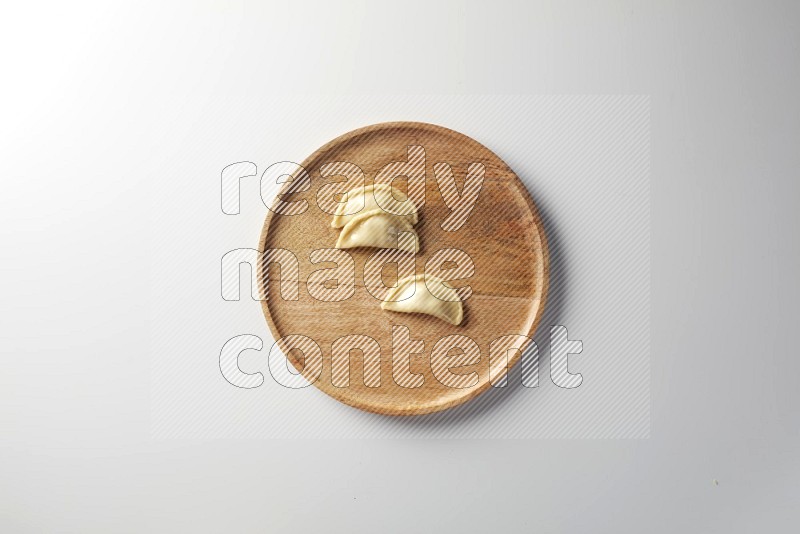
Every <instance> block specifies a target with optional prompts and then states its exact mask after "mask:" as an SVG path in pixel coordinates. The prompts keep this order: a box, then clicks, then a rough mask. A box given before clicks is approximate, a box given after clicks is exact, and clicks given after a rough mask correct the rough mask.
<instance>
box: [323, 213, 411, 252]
mask: <svg viewBox="0 0 800 534" xmlns="http://www.w3.org/2000/svg"><path fill="white" fill-rule="evenodd" d="M402 232H409V233H411V234H413V243H411V240H405V239H404V240H403V242H402V243H399V242H398V241H399V239H400V234H401V233H402ZM355 247H373V248H395V249H401V250H405V251H408V252H413V253H415V254H416V253H417V252H419V237H418V236H417V232H415V231H414V227H413V226H412V225H411V222H410V221H409V220H408V217H398V216H397V215H392V214H391V213H387V212H385V211H383V210H382V209H376V210H372V211H368V212H366V213H362V214H360V215H356V216H355V217H353V218H352V219H350V221H349V222H348V223H347V224H346V225H344V228H342V232H341V233H340V234H339V240H338V241H336V248H355Z"/></svg>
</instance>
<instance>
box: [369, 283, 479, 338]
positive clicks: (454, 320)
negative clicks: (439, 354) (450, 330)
mask: <svg viewBox="0 0 800 534" xmlns="http://www.w3.org/2000/svg"><path fill="white" fill-rule="evenodd" d="M427 278H428V284H431V285H432V286H433V287H434V288H435V289H434V290H435V291H436V295H434V294H433V293H431V291H430V290H429V289H428V284H426V283H425V275H424V274H418V275H415V276H407V277H405V278H403V279H402V280H400V281H398V282H397V287H395V288H393V289H391V290H390V291H389V293H388V294H387V295H386V299H385V300H384V301H383V302H382V303H381V308H382V309H384V310H389V311H395V312H401V313H425V314H428V315H432V316H434V317H437V318H439V319H441V320H443V321H447V322H448V323H450V324H453V325H456V326H457V325H459V324H461V321H462V319H463V318H464V309H463V306H462V304H461V298H460V297H459V296H458V293H457V292H456V290H455V289H453V288H452V287H448V286H446V285H444V282H443V280H441V279H440V278H437V277H435V276H430V275H428V277H427Z"/></svg>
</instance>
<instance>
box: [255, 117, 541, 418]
mask: <svg viewBox="0 0 800 534" xmlns="http://www.w3.org/2000/svg"><path fill="white" fill-rule="evenodd" d="M409 146H422V147H423V148H424V150H425V204H424V207H422V208H421V209H420V211H419V223H418V224H417V225H416V226H415V229H416V231H417V233H418V234H419V239H420V247H421V249H420V251H419V253H418V254H417V256H416V260H415V261H416V272H417V273H423V272H424V267H425V263H426V261H427V260H428V259H429V258H430V257H431V256H433V254H434V253H436V252H437V251H439V250H441V249H448V248H454V249H460V250H462V251H464V252H466V253H467V254H468V255H469V256H470V257H471V259H472V261H473V262H474V265H475V270H474V275H473V276H471V277H470V278H467V279H464V280H460V281H454V282H453V283H452V284H451V285H452V286H453V287H456V288H459V287H463V286H466V285H469V286H471V288H472V295H471V297H470V298H469V299H467V300H466V302H464V320H463V322H462V323H461V324H460V325H459V326H453V325H451V324H449V323H446V322H444V321H442V320H439V319H436V318H433V317H431V316H428V315H421V314H405V313H395V312H389V311H383V310H382V309H381V307H380V301H379V300H377V299H376V298H375V297H373V296H372V295H371V294H370V293H369V292H368V291H367V290H366V288H365V286H364V265H365V262H366V261H367V259H368V258H369V257H370V256H371V255H372V254H374V253H376V249H368V248H356V249H348V250H347V252H349V253H350V255H351V256H352V257H353V259H354V261H355V291H354V293H353V295H352V296H351V297H350V298H348V299H347V300H343V301H339V302H325V301H321V300H318V299H316V298H314V297H313V296H312V295H310V294H309V291H308V286H307V284H308V279H309V276H310V275H311V274H312V273H313V272H315V271H319V270H320V269H330V268H332V267H336V264H331V263H324V262H320V263H312V259H311V256H310V255H311V253H312V251H315V250H319V249H329V248H334V246H335V243H336V240H337V237H338V235H339V232H340V229H336V228H332V227H331V219H332V216H331V215H330V214H329V213H326V212H325V211H323V210H322V209H321V208H320V207H319V206H318V205H317V202H316V199H317V192H318V191H319V189H320V187H322V186H324V185H325V184H330V183H332V182H336V181H344V180H345V178H344V177H342V176H329V177H328V178H323V177H322V176H321V174H320V167H322V166H323V165H325V164H326V163H331V162H337V161H344V162H351V163H354V164H356V165H357V166H358V167H360V169H361V170H363V172H364V174H365V176H366V179H365V181H366V185H370V184H371V183H373V180H374V178H375V176H376V174H377V173H378V172H379V171H380V170H381V169H383V168H384V167H385V166H386V165H387V164H389V163H392V162H405V161H407V159H408V147H409ZM439 162H446V163H448V164H449V165H450V166H451V168H452V171H453V174H454V176H455V180H456V184H457V185H458V187H459V190H462V188H463V184H464V180H465V177H466V174H467V169H468V167H469V165H470V164H472V163H482V164H483V165H484V166H485V179H484V182H483V187H482V189H481V192H480V195H479V197H478V200H477V202H476V203H475V206H474V208H473V210H472V212H471V213H470V215H469V219H468V220H467V221H466V223H465V224H464V225H463V226H462V227H461V228H460V229H458V230H457V231H445V230H443V229H442V226H441V225H442V221H444V220H445V218H446V217H447V216H448V215H449V214H450V213H451V210H450V208H448V206H447V205H446V203H445V202H444V199H443V197H442V194H441V193H440V189H439V185H438V183H437V177H436V174H435V172H434V165H435V164H436V163H439ZM301 166H302V167H303V168H304V169H305V170H306V172H307V173H308V176H309V177H310V187H309V188H308V189H307V190H305V191H301V192H294V193H291V194H289V195H285V194H284V195H281V198H282V199H283V200H284V201H295V200H300V199H305V200H306V201H307V202H308V208H307V209H306V210H305V211H304V212H303V213H300V214H296V215H290V216H289V215H279V214H276V213H274V211H273V210H274V209H275V204H273V209H272V210H271V211H270V212H269V214H268V215H267V218H266V221H265V222H264V228H263V230H262V233H261V240H260V244H259V250H260V251H265V250H267V249H284V250H288V251H291V252H292V253H293V254H294V255H295V256H296V257H297V258H298V260H299V273H295V274H294V275H289V274H287V272H288V271H290V270H287V269H283V268H282V267H280V268H278V267H277V266H276V265H275V264H274V263H273V264H270V265H268V266H267V267H266V268H264V267H263V266H262V267H261V269H260V272H259V280H260V281H261V282H260V283H261V290H262V292H263V293H262V294H263V295H265V299H264V300H262V307H263V310H264V315H265V317H266V319H267V324H268V325H269V328H270V330H271V331H272V334H273V336H274V337H275V339H276V340H278V339H281V338H284V337H285V336H289V335H302V336H307V337H308V338H311V339H312V340H314V342H315V343H316V344H317V346H318V347H319V348H320V350H321V352H322V371H321V374H320V373H318V371H319V368H318V366H316V365H315V366H311V365H308V366H307V365H305V364H306V363H307V361H308V358H307V357H306V356H305V355H304V354H303V353H302V352H301V350H296V349H292V350H288V351H285V352H288V354H286V356H287V358H288V360H289V361H290V362H291V363H292V365H293V366H294V367H295V368H296V369H297V371H299V372H300V373H303V374H304V376H305V377H306V378H308V379H309V380H313V383H314V385H315V386H316V387H318V388H319V389H321V390H322V391H324V392H325V393H327V394H328V395H330V396H331V397H333V398H335V399H337V400H339V401H342V402H344V403H346V404H349V405H351V406H354V407H356V408H360V409H362V410H367V411H370V412H376V413H381V414H386V415H418V414H425V413H430V412H436V411H439V410H444V409H446V408H450V407H453V406H456V405H458V404H461V403H463V402H466V401H467V400H469V399H471V398H473V397H475V396H477V395H478V394H480V393H481V392H483V391H485V390H486V389H487V388H489V387H490V386H491V380H490V368H489V348H490V344H491V342H492V341H493V340H496V339H498V338H499V337H501V336H505V335H509V334H518V335H524V336H528V337H532V336H533V333H534V331H535V329H536V326H537V324H538V322H539V319H540V318H541V316H542V311H543V308H544V304H545V296H546V293H547V285H548V254H547V244H546V241H545V235H544V229H543V226H542V221H541V219H540V217H539V214H538V212H537V210H536V207H535V205H534V203H533V201H532V200H531V197H530V196H529V194H528V192H527V190H526V189H525V186H524V185H523V184H522V183H521V182H520V180H519V178H517V176H516V175H515V174H514V173H513V171H512V170H511V169H510V168H509V167H508V166H507V165H506V164H505V163H504V162H503V161H502V160H501V159H500V158H499V157H497V156H496V155H495V154H493V153H492V152H491V151H490V150H489V149H487V148H486V147H484V146H483V145H481V144H480V143H478V142H477V141H475V140H473V139H471V138H469V137H467V136H466V135H463V134H460V133H458V132H455V131H453V130H449V129H447V128H443V127H441V126H435V125H432V124H425V123H417V122H392V123H383V124H375V125H372V126H367V127H364V128H360V129H358V130H355V131H352V132H349V133H347V134H344V135H342V136H341V137H338V138H336V139H334V140H333V141H331V142H329V143H328V144H326V145H325V146H323V147H322V148H320V149H319V150H317V151H316V152H314V154H312V155H311V156H310V157H309V158H308V159H306V160H305V161H304V162H303V163H302V164H301ZM393 185H395V186H397V187H398V188H399V189H401V190H403V188H404V186H405V187H407V184H404V183H403V179H398V180H395V182H394V183H393ZM276 202H277V200H276ZM451 204H452V202H451ZM317 261H319V259H318V260H317ZM287 276H297V277H298V278H297V280H295V283H297V282H298V281H299V294H298V295H297V300H286V299H285V298H282V296H281V293H280V283H278V281H279V280H281V277H283V279H286V277H287ZM382 279H383V280H384V283H386V284H387V285H389V286H391V285H393V284H394V283H396V280H397V271H396V269H395V271H394V272H392V269H391V268H390V267H387V268H386V269H384V272H383V277H382ZM270 281H271V282H272V283H270ZM398 325H402V326H405V327H407V328H408V329H409V334H410V336H411V338H412V339H413V340H421V341H423V342H424V351H423V352H422V353H418V354H412V355H411V356H410V368H409V367H406V369H407V370H410V371H411V372H412V373H415V374H420V375H422V377H423V378H424V382H423V383H422V385H421V386H419V387H403V386H402V385H399V384H398V383H397V381H396V380H395V378H394V377H395V375H393V371H395V372H396V370H395V368H394V365H395V362H393V359H392V354H393V346H392V332H393V327H395V326H398ZM354 334H355V335H365V336H370V337H371V338H373V339H374V340H376V341H377V342H378V344H379V346H380V376H379V377H377V378H379V382H380V385H379V386H378V387H368V386H367V385H365V376H364V358H365V357H364V354H363V353H362V351H360V350H352V351H350V354H349V358H350V359H349V372H350V374H349V383H348V384H347V386H346V387H340V386H341V379H340V378H339V379H336V378H335V377H334V376H333V373H332V372H331V370H332V369H333V364H334V362H333V361H332V356H331V355H332V348H331V347H332V344H333V342H334V341H335V340H337V339H339V338H342V337H344V336H349V335H354ZM453 334H459V335H461V336H468V337H469V338H471V339H472V340H473V341H474V342H475V343H476V344H477V347H478V348H479V350H480V354H479V356H478V355H476V354H474V353H473V354H470V355H469V358H467V361H470V362H472V363H470V364H469V365H464V366H460V367H459V366H457V364H458V363H459V359H458V356H459V355H461V356H462V357H463V356H465V353H464V351H460V350H459V349H457V348H455V349H453V350H451V351H450V352H449V355H452V356H453V363H454V364H456V367H455V368H451V369H450V372H451V373H453V374H454V375H473V377H474V375H475V373H477V383H476V384H474V385H472V386H470V387H449V386H447V385H445V384H443V383H442V382H441V381H440V380H439V378H437V376H436V375H435V374H434V372H433V371H432V370H431V359H430V357H431V351H432V349H433V347H434V346H435V345H436V343H437V342H438V341H439V340H441V339H442V338H445V337H446V336H451V335H453ZM520 355H521V351H517V350H512V351H510V352H509V357H508V366H507V367H508V368H510V367H511V366H513V365H514V364H515V363H516V362H517V361H518V360H519V358H520ZM373 357H374V355H373ZM478 358H480V360H479V361H478V360H477V359H478ZM408 361H409V360H408V359H406V362H408ZM475 362H477V363H475ZM408 365H409V363H406V366H408ZM493 365H494V362H493ZM309 367H314V369H313V370H309V369H308V368H309ZM505 369H506V366H505V365H503V367H502V369H501V371H500V373H501V374H502V373H504V372H505V371H504V370H505ZM496 372H497V371H496V369H494V368H493V369H492V373H491V374H492V378H494V379H495V380H496V379H497V377H498V376H499V375H497V374H496ZM375 379H376V377H375V376H372V375H371V376H370V377H369V380H367V382H369V383H370V385H371V386H375V384H376V380H375ZM401 382H402V381H401ZM465 382H469V380H465ZM335 383H336V384H337V385H334V384H335ZM404 385H408V384H404ZM451 385H452V384H451Z"/></svg>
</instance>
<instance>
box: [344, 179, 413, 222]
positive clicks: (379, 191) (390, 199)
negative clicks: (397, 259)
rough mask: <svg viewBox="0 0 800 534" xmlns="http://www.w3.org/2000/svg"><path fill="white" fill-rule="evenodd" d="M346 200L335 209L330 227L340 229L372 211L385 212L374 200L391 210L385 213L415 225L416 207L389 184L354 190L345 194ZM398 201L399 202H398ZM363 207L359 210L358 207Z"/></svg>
mask: <svg viewBox="0 0 800 534" xmlns="http://www.w3.org/2000/svg"><path fill="white" fill-rule="evenodd" d="M345 197H346V199H347V200H345V202H343V203H341V204H339V205H338V206H337V207H336V214H335V215H334V216H333V222H331V226H333V227H334V228H341V227H343V226H344V225H346V224H347V223H348V222H350V221H351V220H353V218H354V217H357V216H358V215H360V214H364V213H367V212H368V211H372V210H381V211H386V210H384V209H383V208H381V206H380V205H379V204H378V201H377V200H375V199H376V198H378V199H380V202H381V205H383V206H386V207H388V208H389V209H391V210H392V211H391V212H387V213H390V214H394V215H402V216H404V217H406V218H407V219H408V220H409V221H410V222H411V224H417V207H416V206H415V205H414V202H413V201H412V200H409V199H408V197H407V196H406V195H404V194H403V192H402V191H400V190H398V189H397V188H395V187H392V186H391V185H389V184H373V185H368V186H367V187H364V188H361V187H359V188H356V189H353V190H352V191H348V192H347V193H346V194H345ZM398 199H400V200H398ZM361 206H363V207H362V208H361V209H359V207H361Z"/></svg>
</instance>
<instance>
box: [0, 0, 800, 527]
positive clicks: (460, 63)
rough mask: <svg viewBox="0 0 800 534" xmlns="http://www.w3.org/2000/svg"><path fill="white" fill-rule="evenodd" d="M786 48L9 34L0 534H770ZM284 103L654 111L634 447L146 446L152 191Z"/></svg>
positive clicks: (334, 19) (103, 12)
mask: <svg viewBox="0 0 800 534" xmlns="http://www.w3.org/2000/svg"><path fill="white" fill-rule="evenodd" d="M799 48H800V7H798V5H797V4H794V3H791V2H764V3H758V4H755V3H752V4H746V3H740V2H719V3H712V2H691V3H690V2H686V3H677V2H649V3H644V2H642V3H639V2H615V3H611V2H603V3H598V2H587V3H573V2H558V3H553V4H549V3H546V4H545V3H535V2H534V3H531V2H525V3H519V4H507V5H504V4H503V3H500V2H492V3H486V4H483V5H480V4H472V3H470V4H461V3H455V2H447V3H439V4H437V5H436V6H432V5H430V3H419V4H415V3H410V2H403V3H399V2H395V3H370V4H363V3H348V4H346V5H344V4H342V5H335V4H334V3H325V4H320V5H311V4H304V5H302V6H296V7H292V8H286V7H285V6H284V5H283V4H281V5H269V4H264V5H262V6H256V5H251V4H247V5H241V4H235V5H234V4H233V3H227V2H216V3H203V4H199V5H197V6H190V5H188V4H187V5H178V4H175V5H173V6H172V7H167V6H163V5H161V4H153V5H149V6H147V5H144V4H141V3H136V4H134V3H131V4H129V5H127V6H112V5H106V4H97V5H76V4H63V5H60V4H53V5H29V6H26V7H24V8H22V7H21V4H15V5H13V6H12V7H10V8H6V9H5V10H4V13H3V16H2V17H1V18H0V50H2V52H0V54H2V59H3V76H2V83H1V84H0V92H2V100H1V101H0V106H2V113H1V114H0V135H2V137H1V138H0V140H2V147H3V148H2V150H0V157H1V158H2V163H3V167H2V168H3V173H4V175H3V178H2V184H3V190H2V195H0V199H1V200H0V202H2V217H3V224H2V226H0V236H2V244H3V246H2V247H0V255H2V256H1V257H2V264H1V265H2V266H3V274H4V276H3V281H2V282H0V284H1V285H0V289H2V294H3V296H4V299H3V302H4V304H3V308H2V322H1V323H0V335H1V336H2V351H3V361H4V363H5V365H4V368H3V372H2V373H0V400H2V409H0V432H1V433H2V434H0V436H1V439H0V447H2V456H0V473H2V476H0V530H3V531H8V532H40V531H58V532H64V531H70V532H141V531H146V530H149V531H180V530H188V529H193V530H196V531H221V530H257V531H286V530H289V529H290V527H291V528H294V529H296V530H300V529H302V530H304V531H307V530H311V529H322V528H326V529H327V530H328V531H331V532H342V531H375V530H380V531H388V532H408V531H432V530H438V531H445V532H446V531H457V530H464V531H477V530H487V529H492V530H493V531H510V532H515V531H523V530H524V531H542V532H553V531H556V532H557V531H565V532H578V531H587V530H590V531H601V532H641V531H643V530H645V531H657V532H674V531H676V530H688V531H704V532H752V531H764V530H767V529H770V528H774V529H781V530H784V531H785V530H791V529H792V528H793V519H794V517H795V516H796V511H795V510H796V508H797V505H798V501H799V500H800V497H799V496H800V483H799V482H798V480H800V459H798V450H800V431H799V429H800V424H799V423H800V421H799V420H798V419H800V418H799V417H798V406H799V405H800V395H798V393H797V389H796V375H797V372H798V363H797V359H796V354H795V353H794V351H793V349H794V344H793V340H792V338H793V333H794V330H795V329H796V323H797V319H798V312H797V308H796V302H797V300H798V297H800V295H799V293H800V284H798V281H797V272H798V270H799V269H798V267H799V266H800V261H799V260H800V254H798V239H797V237H796V228H797V226H798V215H797V199H798V187H797V181H798V164H800V152H799V151H798V146H800V105H799V104H798V100H797V94H800V72H799V69H798V66H797V57H798V55H799V53H800V50H799ZM286 93H291V94H294V95H296V96H297V95H302V94H305V93H309V94H310V93H314V94H325V95H337V94H340V95H358V94H368V93H369V94H376V95H384V96H385V95H397V97H398V98H399V99H402V98H413V95H418V94H440V95H447V94H468V93H469V94H523V95H527V94H573V93H580V94H603V93H608V94H646V95H650V98H651V100H650V102H651V121H650V123H651V135H652V151H651V156H652V157H651V184H652V188H651V198H652V204H651V217H652V219H651V220H652V235H651V259H652V270H651V273H652V293H651V304H652V310H651V320H652V331H651V340H652V345H651V349H652V350H651V371H652V373H651V379H652V380H651V391H652V399H651V401H652V425H651V433H650V435H651V437H650V438H649V439H646V440H629V441H625V440H614V441H599V440H571V441H570V440H552V441H548V440H523V441H502V440H484V441H463V440H459V441H442V442H437V441H430V440H427V441H408V440H404V441H389V440H385V441H377V440H367V441H356V440H348V441H319V440H313V441H304V440H285V441H280V440H259V439H229V440H204V439H191V440H167V441H163V440H160V441H154V440H152V439H151V411H150V406H151V400H152V399H151V393H152V392H151V366H150V363H151V356H152V354H151V339H150V332H151V328H152V325H151V324H150V317H151V312H152V310H151V306H150V303H151V302H152V297H153V296H152V294H151V287H152V285H151V283H150V282H151V279H150V270H151V269H150V267H151V259H152V258H151V253H152V239H151V238H152V235H153V234H157V233H158V228H152V226H153V221H154V220H153V219H152V218H151V217H150V216H149V214H150V213H151V210H153V209H154V207H155V208H158V207H159V206H160V204H159V202H160V200H159V199H158V198H153V191H154V187H153V186H154V183H157V182H154V181H158V180H173V181H179V182H180V183H185V184H186V187H187V188H191V187H193V184H194V183H195V182H197V183H203V182H205V181H206V180H208V179H209V177H208V176H205V175H198V174H196V172H195V171H196V169H197V167H196V165H195V163H193V162H196V161H197V160H198V159H202V158H204V157H207V154H208V153H209V151H213V149H214V145H215V142H216V141H217V140H220V139H224V138H226V136H232V135H235V136H236V137H237V138H240V139H248V140H249V144H248V143H242V144H241V146H240V147H239V149H238V150H237V153H236V154H215V156H214V157H219V158H221V159H224V160H225V163H230V162H232V161H236V160H238V159H240V158H241V157H242V156H244V158H253V159H255V158H261V157H262V154H264V151H265V148H264V147H263V146H262V141H261V139H262V138H263V136H262V134H261V132H263V131H264V130H272V129H274V128H280V127H281V125H280V124H274V123H271V122H270V114H269V112H268V111H267V110H269V105H268V104H269V102H270V99H271V95H276V94H280V95H285V94H286ZM260 101H262V102H263V103H261V104H258V105H256V104H255V103H258V102H260ZM398 118H408V117H398ZM378 119H379V120H380V119H382V117H380V118H378ZM420 119H421V118H420ZM353 122H354V121H353ZM370 122H371V121H370ZM360 125H361V123H357V124H352V126H360ZM307 126H308V128H309V129H311V130H313V127H314V125H313V124H308V125H307ZM350 126H351V125H350V123H349V122H348V120H347V118H346V117H342V119H341V129H340V130H338V131H335V132H330V134H331V135H327V133H326V134H325V135H326V136H325V137H324V138H323V141H324V140H327V139H328V138H330V137H332V136H333V135H336V134H338V133H341V131H345V130H347V129H350ZM467 133H473V132H467ZM315 135H320V136H322V133H319V134H315ZM478 137H480V136H478ZM482 140H484V139H482ZM484 141H485V140H484ZM290 142H293V143H294V144H293V145H292V146H298V147H300V148H302V149H303V152H306V151H307V150H308V149H313V148H315V147H316V145H317V144H319V143H318V142H317V140H315V141H313V142H312V141H310V140H309V138H308V137H303V136H299V135H298V137H297V138H294V139H288V140H287V143H290ZM302 143H308V145H309V146H306V145H303V144H302ZM487 144H490V145H491V143H488V141H487ZM191 147H196V148H194V149H193V150H192V149H191ZM492 148H496V147H492ZM253 155H254V156H253ZM263 157H264V158H266V157H267V156H263ZM279 157H280V156H279ZM301 157H302V156H301ZM259 163H260V164H261V163H262V162H261V161H259ZM214 172H215V176H214V179H215V180H216V179H217V175H216V172H218V170H217V169H215V170H214ZM214 201H215V202H216V198H215V199H214ZM170 202H171V203H172V202H173V201H172V199H171V200H170ZM174 202H176V203H177V204H174V203H173V204H171V205H175V208H174V209H176V210H186V211H187V213H190V212H191V211H192V210H194V209H197V210H200V209H203V208H202V207H198V206H181V205H180V198H178V199H175V200H174ZM155 220H157V219H155ZM198 231H202V229H198ZM177 261H179V260H176V263H177ZM215 261H216V259H215ZM176 268H179V266H178V265H176ZM187 327H188V326H187ZM714 480H717V481H718V485H717V484H714V483H713V481H714Z"/></svg>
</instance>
